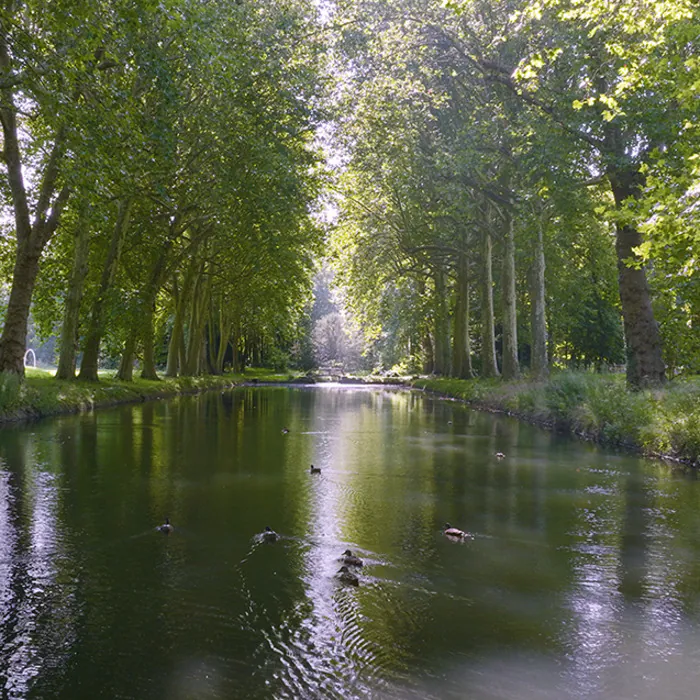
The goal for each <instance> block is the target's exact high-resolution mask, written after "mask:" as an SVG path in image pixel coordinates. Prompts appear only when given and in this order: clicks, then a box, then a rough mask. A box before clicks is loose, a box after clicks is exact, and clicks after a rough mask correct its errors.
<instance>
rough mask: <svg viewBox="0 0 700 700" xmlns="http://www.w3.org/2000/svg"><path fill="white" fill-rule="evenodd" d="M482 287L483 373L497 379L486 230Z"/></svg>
mask: <svg viewBox="0 0 700 700" xmlns="http://www.w3.org/2000/svg"><path fill="white" fill-rule="evenodd" d="M482 266H483V269H482V274H483V280H482V287H481V373H482V375H483V376H484V377H497V376H498V374H499V372H498V362H497V360H496V332H495V328H494V325H495V319H494V313H493V246H492V244H491V235H490V234H489V232H488V230H487V229H486V228H484V232H483V239H482Z"/></svg>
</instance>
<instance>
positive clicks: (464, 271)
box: [452, 253, 474, 379]
mask: <svg viewBox="0 0 700 700" xmlns="http://www.w3.org/2000/svg"><path fill="white" fill-rule="evenodd" d="M468 272H469V268H468V261H467V256H466V255H465V254H464V253H462V254H461V255H460V256H459V261H458V264H457V287H456V290H455V320H454V337H453V339H452V376H454V377H459V378H460V379H471V378H472V377H473V376H474V373H473V371H472V357H471V344H470V342H469V277H468Z"/></svg>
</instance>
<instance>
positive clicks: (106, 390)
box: [0, 369, 289, 424]
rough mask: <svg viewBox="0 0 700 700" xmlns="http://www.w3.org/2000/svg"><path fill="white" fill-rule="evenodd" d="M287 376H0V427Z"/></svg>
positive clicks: (34, 372) (252, 372)
mask: <svg viewBox="0 0 700 700" xmlns="http://www.w3.org/2000/svg"><path fill="white" fill-rule="evenodd" d="M288 379H289V375H287V374H284V375H281V374H275V373H273V372H272V371H270V370H255V369H254V370H247V371H246V373H245V374H235V375H234V374H225V375H218V376H201V377H175V378H163V379H161V380H158V381H154V380H146V379H134V381H132V382H122V381H118V380H116V379H114V378H113V376H112V375H111V374H104V375H103V376H101V377H100V381H99V382H83V381H78V380H75V379H74V380H62V379H55V378H54V377H53V373H52V372H46V371H42V370H27V376H26V378H25V379H24V381H22V380H21V379H20V378H19V377H18V376H17V375H16V374H10V373H2V374H0V424H2V423H6V422H11V421H18V420H26V419H30V418H40V417H42V416H51V415H57V414H60V413H80V412H83V411H90V410H93V409H95V408H102V407H107V406H114V405H117V404H121V403H138V402H140V401H149V400H152V399H160V398H166V397H169V396H177V395H178V394H193V393H198V392H200V391H208V390H211V389H225V388H230V387H233V386H236V385H238V384H244V383H246V382H250V381H255V380H260V381H285V380H288Z"/></svg>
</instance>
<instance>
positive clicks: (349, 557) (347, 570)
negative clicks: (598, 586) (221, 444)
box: [156, 421, 505, 586]
mask: <svg viewBox="0 0 700 700" xmlns="http://www.w3.org/2000/svg"><path fill="white" fill-rule="evenodd" d="M450 422H451V421H450ZM282 433H283V434H284V435H286V434H287V433H289V428H286V427H285V428H283V429H282ZM495 457H496V459H499V460H501V459H504V458H505V455H504V454H503V453H502V452H496V454H495ZM309 473H311V474H320V473H321V467H315V466H314V465H313V464H312V465H311V466H310V467H309ZM156 530H157V531H158V532H162V533H163V534H164V535H169V534H170V533H171V532H173V530H174V527H173V525H172V523H171V522H170V519H169V518H166V519H165V522H164V523H163V524H162V525H159V526H158V527H157V528H156ZM442 534H443V535H445V537H447V538H448V539H450V540H452V541H460V540H467V539H474V536H473V535H471V534H470V533H468V532H465V531H464V530H460V529H459V528H458V527H454V526H452V525H450V523H445V525H444V527H443V529H442ZM259 537H260V540H261V541H262V542H277V540H278V539H279V538H280V536H279V535H278V534H277V533H276V532H275V531H274V530H273V529H272V528H271V527H269V526H266V527H265V529H264V530H263V531H262V532H261V533H260V535H259ZM340 561H341V562H342V566H341V567H340V569H338V571H337V572H336V574H335V577H336V579H337V580H338V581H340V582H341V583H345V584H347V585H350V586H359V585H360V578H359V576H358V575H357V570H358V569H361V568H362V566H363V565H364V562H363V561H362V559H360V557H357V556H355V555H354V554H353V553H352V551H351V550H349V549H346V550H345V551H344V552H343V554H342V555H341V557H340Z"/></svg>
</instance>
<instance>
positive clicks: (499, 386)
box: [411, 372, 700, 467]
mask: <svg viewBox="0 0 700 700" xmlns="http://www.w3.org/2000/svg"><path fill="white" fill-rule="evenodd" d="M411 383H412V385H413V386H415V387H417V388H421V389H427V390H429V391H434V392H436V393H439V394H443V395H445V396H450V397H452V398H456V399H461V400H462V401H466V402H467V403H470V404H472V405H474V406H476V407H478V408H484V409H487V410H491V411H499V412H504V413H508V414H510V415H513V416H516V417H518V418H522V419H524V420H527V421H529V422H532V423H536V424H538V425H542V426H544V427H548V428H552V429H555V430H559V431H562V432H568V433H572V434H575V435H578V436H580V437H584V438H587V439H590V440H595V441H597V442H600V443H603V444H608V445H619V446H623V447H626V448H630V449H633V450H635V451H638V452H641V453H643V454H646V455H650V456H654V457H663V458H668V459H673V460H677V461H680V462H683V463H685V464H689V465H692V466H695V467H697V466H700V382H699V381H698V380H690V379H688V380H674V381H673V382H669V384H668V385H667V386H665V387H664V388H661V389H653V390H647V391H637V392H631V391H629V390H628V389H627V388H626V386H625V380H624V377H623V376H621V375H599V374H592V373H586V372H562V373H559V374H556V375H554V376H553V377H552V378H551V379H550V380H549V381H548V382H541V383H540V382H532V381H527V380H520V381H512V382H504V381H502V380H498V379H468V380H463V379H448V378H437V377H435V378H432V377H431V378H420V379H415V380H413V381H412V382H411Z"/></svg>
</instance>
